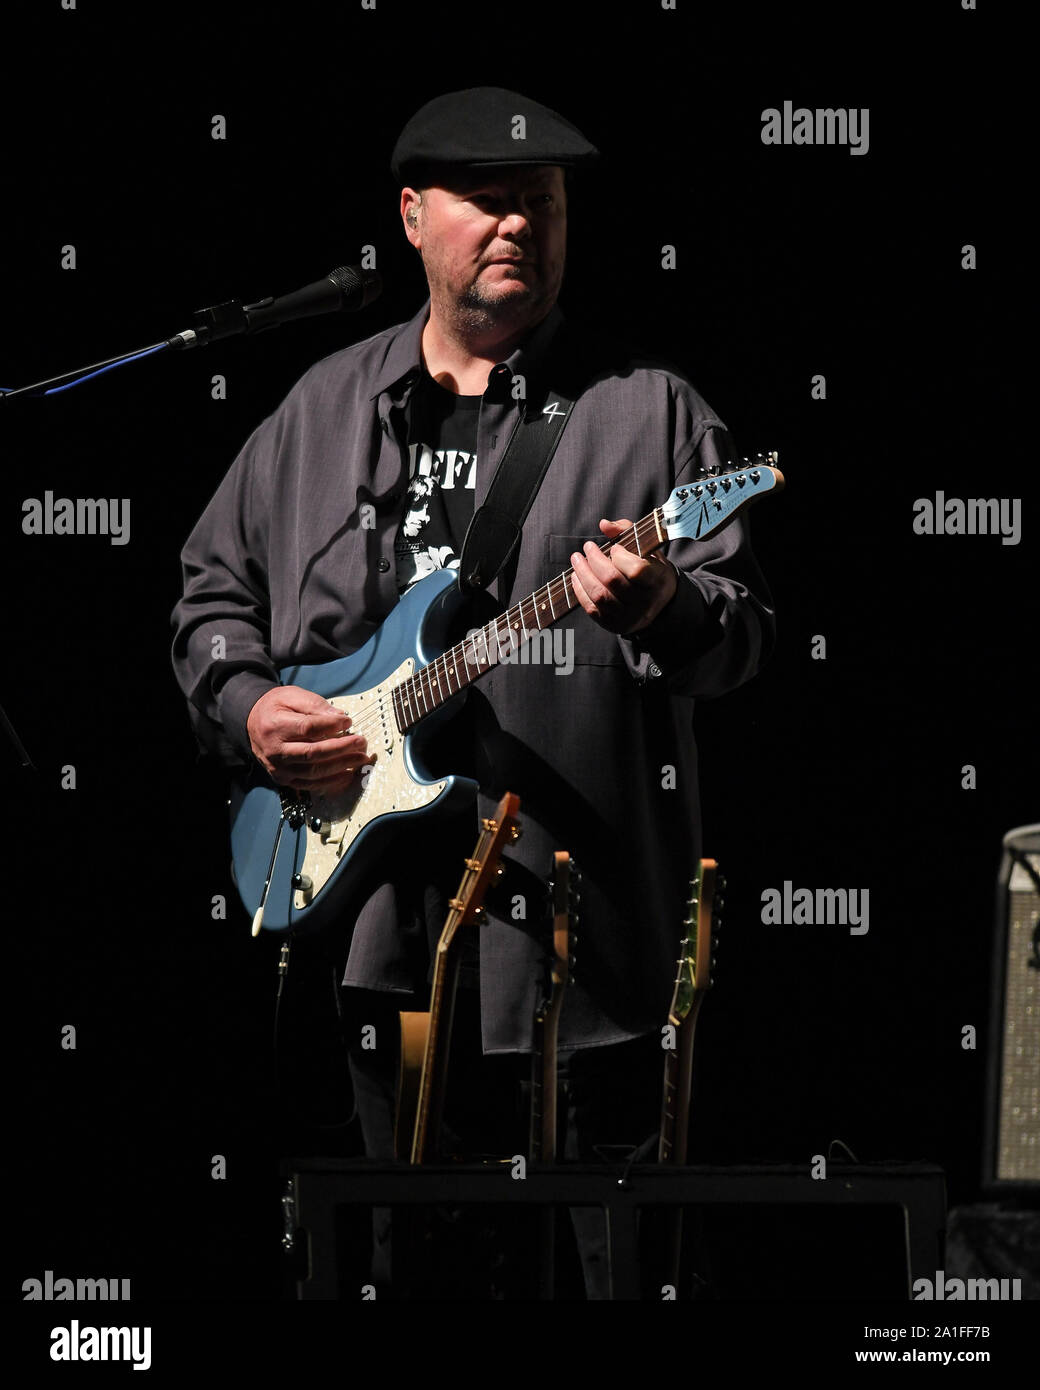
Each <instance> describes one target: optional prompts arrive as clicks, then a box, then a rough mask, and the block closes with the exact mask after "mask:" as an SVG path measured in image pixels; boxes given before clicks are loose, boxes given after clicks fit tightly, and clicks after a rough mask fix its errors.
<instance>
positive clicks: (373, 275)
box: [168, 265, 383, 348]
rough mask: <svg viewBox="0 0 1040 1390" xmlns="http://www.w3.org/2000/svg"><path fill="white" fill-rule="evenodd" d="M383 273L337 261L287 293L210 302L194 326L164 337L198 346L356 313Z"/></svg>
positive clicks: (368, 301) (176, 345)
mask: <svg viewBox="0 0 1040 1390" xmlns="http://www.w3.org/2000/svg"><path fill="white" fill-rule="evenodd" d="M382 288H383V277H382V276H381V275H380V274H379V272H378V271H375V270H366V269H364V268H363V267H362V266H359V265H341V266H339V267H338V268H337V269H336V270H332V271H330V272H329V273H328V275H326V276H325V278H324V280H316V281H315V282H314V283H313V284H312V285H304V287H303V289H300V290H293V292H292V293H291V294H283V295H279V296H278V298H277V299H276V298H274V296H272V295H268V296H267V298H266V299H258V300H257V301H256V303H255V304H240V303H239V302H238V300H237V299H231V300H228V301H227V303H226V304H214V305H211V307H210V308H208V309H200V310H198V312H197V313H196V314H195V327H194V328H189V329H186V330H185V332H183V333H178V334H177V335H176V336H175V337H173V338H170V339H169V340H168V342H169V346H170V347H174V348H183V347H202V346H204V345H205V344H206V343H215V342H217V341H218V340H219V339H220V338H231V337H233V336H234V335H235V334H237V333H261V332H263V330H264V329H266V328H275V327H277V326H278V324H280V323H288V322H290V321H291V320H292V319H306V318H312V317H313V316H314V315H316V314H334V313H337V312H346V313H356V312H357V310H359V309H364V308H366V307H367V306H368V305H369V304H371V303H372V302H373V300H375V299H377V298H378V297H379V294H380V293H381V291H382Z"/></svg>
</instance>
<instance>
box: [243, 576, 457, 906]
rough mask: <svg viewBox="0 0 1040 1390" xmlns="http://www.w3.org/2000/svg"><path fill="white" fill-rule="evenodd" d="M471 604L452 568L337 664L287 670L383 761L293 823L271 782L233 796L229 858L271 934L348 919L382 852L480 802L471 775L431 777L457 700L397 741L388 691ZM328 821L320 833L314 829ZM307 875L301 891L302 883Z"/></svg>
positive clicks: (432, 652) (423, 660)
mask: <svg viewBox="0 0 1040 1390" xmlns="http://www.w3.org/2000/svg"><path fill="white" fill-rule="evenodd" d="M464 605H465V600H464V598H463V597H462V595H461V593H460V592H459V588H458V583H457V579H456V574H455V571H454V570H437V571H435V572H434V573H433V574H430V575H427V576H426V578H425V579H422V580H420V581H419V583H418V584H415V585H413V586H412V588H411V589H409V591H408V593H407V594H405V595H404V597H403V598H402V599H401V601H400V603H398V604H397V606H396V607H395V608H394V609H393V610H392V611H391V613H390V615H389V617H388V618H387V619H386V621H385V622H384V623H383V625H382V626H381V627H380V629H379V631H378V632H376V633H375V634H374V635H373V636H372V637H371V638H370V639H369V641H368V642H366V643H365V645H364V646H363V647H362V648H361V649H360V651H357V652H355V653H354V654H353V656H347V657H343V658H341V659H340V660H338V661H330V662H326V663H323V664H321V665H315V666H287V667H285V668H284V670H282V671H281V672H280V676H281V679H282V682H283V684H285V685H299V686H302V687H303V688H304V689H305V690H313V691H314V692H315V693H316V694H318V695H323V696H325V698H326V699H327V700H329V702H330V703H331V704H334V705H336V706H337V707H338V708H339V709H342V710H343V712H344V714H345V715H347V716H348V717H349V718H350V719H351V722H352V732H358V733H362V734H363V735H364V736H365V738H367V740H368V751H369V754H374V755H375V758H376V761H375V763H374V764H373V765H372V767H371V768H370V769H365V774H366V775H364V776H363V777H362V776H359V777H357V778H356V779H355V781H354V784H353V785H352V786H351V787H350V788H349V790H348V791H347V793H346V794H345V795H344V796H342V797H340V798H336V799H335V800H325V799H318V798H314V799H312V800H311V801H310V802H309V803H308V804H307V805H306V806H302V807H300V814H299V815H296V816H293V817H290V818H287V819H285V820H284V821H283V811H284V805H283V799H282V796H281V795H280V794H279V792H278V790H277V789H276V788H275V786H274V784H273V783H272V782H270V781H269V780H268V779H266V778H264V779H263V781H256V782H254V783H253V784H252V785H250V786H247V787H245V788H242V787H239V788H236V789H235V790H234V792H233V793H232V798H231V852H232V860H233V864H234V875H235V882H236V885H237V887H238V891H239V894H240V896H241V898H242V902H243V904H244V905H245V908H246V910H247V911H248V912H249V913H250V915H251V916H254V915H255V914H256V912H257V909H258V908H259V907H260V905H261V901H263V906H264V911H263V920H262V925H263V926H264V927H266V928H267V929H268V930H269V931H286V930H288V929H289V928H291V927H295V928H301V929H302V928H304V927H306V929H307V930H311V929H318V928H321V927H323V926H326V925H327V924H328V922H329V921H330V920H333V919H334V918H335V917H336V916H339V915H341V914H342V913H343V910H344V900H345V899H349V895H350V891H351V889H352V887H353V886H354V885H355V884H356V882H357V880H358V878H359V877H360V873H361V869H362V866H363V865H364V866H366V867H367V866H368V864H369V863H370V862H371V857H372V855H373V854H376V853H378V852H379V851H380V850H382V849H383V848H384V847H385V845H386V844H388V843H389V842H390V841H391V840H392V839H393V837H394V833H395V830H396V828H397V827H399V826H400V824H401V823H402V822H405V821H410V820H414V819H418V818H421V817H423V816H428V815H432V814H435V813H438V812H441V811H446V810H448V809H452V810H454V809H456V808H457V807H459V806H461V805H463V804H464V803H465V802H466V801H467V800H472V799H473V798H474V797H475V796H476V792H477V784H476V783H475V782H473V781H472V780H471V779H469V778H467V777H458V776H445V777H440V778H434V777H431V776H430V774H429V772H428V771H427V769H426V767H425V765H424V763H423V747H424V745H425V743H426V741H427V740H428V739H429V737H430V735H431V734H432V733H433V732H434V731H435V729H436V727H437V725H438V724H439V723H440V722H442V721H443V720H444V719H446V718H450V717H451V716H452V714H454V712H455V710H456V709H457V708H458V702H457V701H456V702H454V703H448V704H446V705H443V706H442V707H441V708H440V709H439V710H437V711H435V712H434V713H432V714H431V715H430V716H429V717H428V718H425V719H423V721H422V723H420V724H418V725H417V726H416V728H415V729H414V730H413V731H412V732H410V733H407V734H404V735H402V734H401V733H399V731H398V728H397V725H396V723H395V722H394V718H393V707H392V704H391V702H390V697H389V692H390V691H391V690H392V689H393V687H394V686H395V685H397V684H398V683H399V682H400V681H401V680H403V679H405V678H407V677H408V676H410V675H411V674H412V673H413V672H414V671H417V670H419V669H421V668H422V667H424V666H426V665H428V664H429V663H430V662H431V661H433V660H434V659H435V658H436V657H438V656H440V655H441V653H442V652H443V651H444V650H445V648H446V646H447V634H448V631H449V629H450V627H451V625H452V623H453V622H454V621H455V620H456V619H457V618H458V617H459V616H460V614H461V612H462V609H463V607H464ZM315 818H316V819H318V820H320V821H321V822H322V825H321V827H320V828H319V829H315V828H312V824H311V822H312V820H313V819H315ZM280 826H281V839H280V842H279V844H278V853H277V856H276V859H275V862H274V866H273V870H272V871H271V876H270V886H269V888H268V891H267V895H266V898H265V897H264V885H265V883H266V882H267V877H268V870H269V867H270V865H271V854H272V850H273V849H274V845H275V842H276V839H277V837H278V834H279V827H280ZM295 875H302V876H303V877H304V879H305V880H307V881H309V882H305V883H304V886H303V887H302V888H300V887H296V886H294V883H293V879H294V876H295Z"/></svg>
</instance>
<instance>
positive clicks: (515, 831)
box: [509, 825, 523, 845]
mask: <svg viewBox="0 0 1040 1390" xmlns="http://www.w3.org/2000/svg"><path fill="white" fill-rule="evenodd" d="M522 834H523V831H522V830H521V828H520V826H519V825H514V826H511V827H510V830H509V839H510V841H511V842H512V843H513V844H514V845H515V844H516V842H517V840H519V838H520V836H521V835H522Z"/></svg>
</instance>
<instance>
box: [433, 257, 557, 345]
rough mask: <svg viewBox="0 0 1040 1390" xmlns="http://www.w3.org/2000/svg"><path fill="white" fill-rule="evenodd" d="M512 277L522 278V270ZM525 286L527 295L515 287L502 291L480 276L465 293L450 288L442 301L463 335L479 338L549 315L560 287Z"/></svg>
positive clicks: (520, 327) (521, 325)
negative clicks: (487, 284) (492, 288)
mask: <svg viewBox="0 0 1040 1390" xmlns="http://www.w3.org/2000/svg"><path fill="white" fill-rule="evenodd" d="M509 279H510V280H511V281H513V280H521V279H522V275H521V272H520V271H517V272H516V273H515V275H510V276H509ZM524 289H525V291H526V292H525V293H523V294H517V293H516V292H515V291H514V290H510V291H509V292H508V293H506V294H501V293H498V292H497V290H490V289H486V288H485V287H484V286H483V285H482V284H481V283H480V279H479V276H478V277H477V279H476V280H474V281H473V283H472V284H470V285H469V286H467V288H466V289H464V290H463V291H462V293H461V294H453V293H452V292H451V291H450V290H447V289H446V290H445V291H444V293H443V295H442V302H445V301H446V308H447V310H448V318H449V320H450V322H451V325H452V327H453V329H454V331H455V332H456V333H457V334H459V335H460V336H461V337H463V338H468V337H479V336H482V335H485V334H488V333H502V332H509V331H516V330H518V329H520V330H522V329H523V328H525V327H527V325H528V324H534V323H537V322H540V321H541V319H543V318H544V317H545V315H546V314H547V313H548V312H549V310H550V309H551V307H552V305H553V302H554V300H555V298H556V293H557V287H555V286H548V285H545V284H542V283H539V284H536V285H532V286H527V285H525V286H524Z"/></svg>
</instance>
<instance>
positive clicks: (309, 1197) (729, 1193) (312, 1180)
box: [281, 1158, 946, 1301]
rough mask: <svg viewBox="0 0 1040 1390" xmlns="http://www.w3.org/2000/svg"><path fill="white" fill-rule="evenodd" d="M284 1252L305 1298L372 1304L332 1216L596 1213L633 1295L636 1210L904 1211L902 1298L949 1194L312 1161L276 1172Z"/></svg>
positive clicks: (884, 1172)
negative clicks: (515, 1208)
mask: <svg viewBox="0 0 1040 1390" xmlns="http://www.w3.org/2000/svg"><path fill="white" fill-rule="evenodd" d="M281 1172H282V1176H283V1177H284V1178H285V1179H287V1182H286V1187H285V1196H284V1198H283V1214H284V1218H285V1222H284V1225H285V1231H286V1241H285V1244H286V1246H287V1248H288V1246H290V1245H295V1244H297V1243H299V1242H302V1244H303V1246H304V1251H305V1265H306V1268H305V1270H303V1271H302V1272H301V1276H300V1278H299V1279H298V1280H297V1285H296V1289H297V1297H298V1298H300V1299H305V1300H312V1299H321V1300H336V1299H341V1298H342V1299H346V1300H348V1301H350V1300H353V1299H355V1298H356V1299H362V1298H366V1297H368V1298H371V1297H372V1293H371V1292H370V1291H369V1290H370V1289H371V1286H365V1285H359V1286H358V1287H357V1288H352V1289H350V1288H345V1289H341V1288H340V1277H339V1270H338V1261H337V1252H336V1213H337V1209H339V1208H342V1207H346V1206H354V1207H370V1208H371V1207H393V1206H412V1205H416V1206H431V1207H432V1206H438V1205H442V1204H450V1205H453V1206H454V1205H459V1206H465V1205H468V1204H470V1203H475V1204H481V1203H483V1204H492V1205H499V1204H501V1205H510V1204H512V1203H514V1202H518V1203H521V1204H532V1205H536V1206H543V1207H544V1206H564V1207H570V1206H575V1207H588V1206H599V1207H601V1208H602V1209H603V1210H604V1212H605V1213H606V1218H607V1232H608V1248H609V1255H610V1288H611V1294H610V1296H611V1297H612V1298H614V1299H638V1298H639V1297H640V1258H639V1239H638V1236H639V1220H638V1218H639V1212H640V1210H641V1209H642V1208H655V1207H664V1206H672V1207H675V1206H690V1207H703V1206H709V1205H713V1204H716V1203H719V1204H728V1205H732V1206H745V1205H757V1204H760V1205H774V1206H776V1205H787V1204H792V1205H803V1206H817V1205H821V1204H822V1205H825V1206H826V1205H837V1206H845V1207H848V1206H862V1205H867V1206H871V1207H877V1206H889V1207H891V1206H895V1207H899V1208H902V1212H903V1230H904V1255H905V1274H906V1296H907V1297H908V1298H910V1297H912V1291H913V1283H914V1280H915V1279H919V1278H929V1279H932V1278H934V1276H935V1271H936V1270H937V1269H941V1268H942V1267H943V1242H944V1237H945V1222H946V1189H945V1180H944V1175H943V1170H942V1169H941V1168H939V1167H937V1166H936V1165H934V1164H929V1163H906V1164H896V1163H892V1164H874V1165H867V1164H839V1163H831V1164H829V1165H828V1173H827V1177H826V1178H823V1179H819V1180H814V1179H813V1178H811V1177H810V1176H809V1173H808V1171H807V1169H806V1168H805V1167H804V1166H800V1167H795V1166H794V1165H784V1164H777V1165H768V1166H755V1167H731V1168H707V1167H689V1168H679V1167H671V1166H663V1165H661V1164H637V1165H635V1166H633V1167H632V1168H631V1169H629V1170H628V1172H627V1174H626V1175H625V1176H624V1177H623V1178H619V1175H618V1173H617V1171H616V1170H615V1169H613V1168H609V1167H604V1166H592V1165H587V1164H577V1163H575V1164H567V1165H560V1166H555V1167H545V1168H540V1169H537V1168H533V1169H530V1170H529V1171H528V1172H527V1174H526V1176H525V1177H523V1178H514V1177H513V1176H512V1172H513V1169H512V1168H511V1165H509V1164H508V1163H507V1164H501V1165H497V1166H495V1167H491V1168H488V1167H484V1166H476V1165H462V1164H457V1165H453V1166H451V1167H448V1166H439V1165H429V1166H423V1167H413V1166H412V1165H400V1166H389V1165H380V1164H376V1163H373V1162H366V1161H365V1160H362V1159H334V1158H328V1159H322V1158H310V1159H304V1160H290V1161H288V1162H285V1163H283V1164H282V1166H281Z"/></svg>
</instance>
